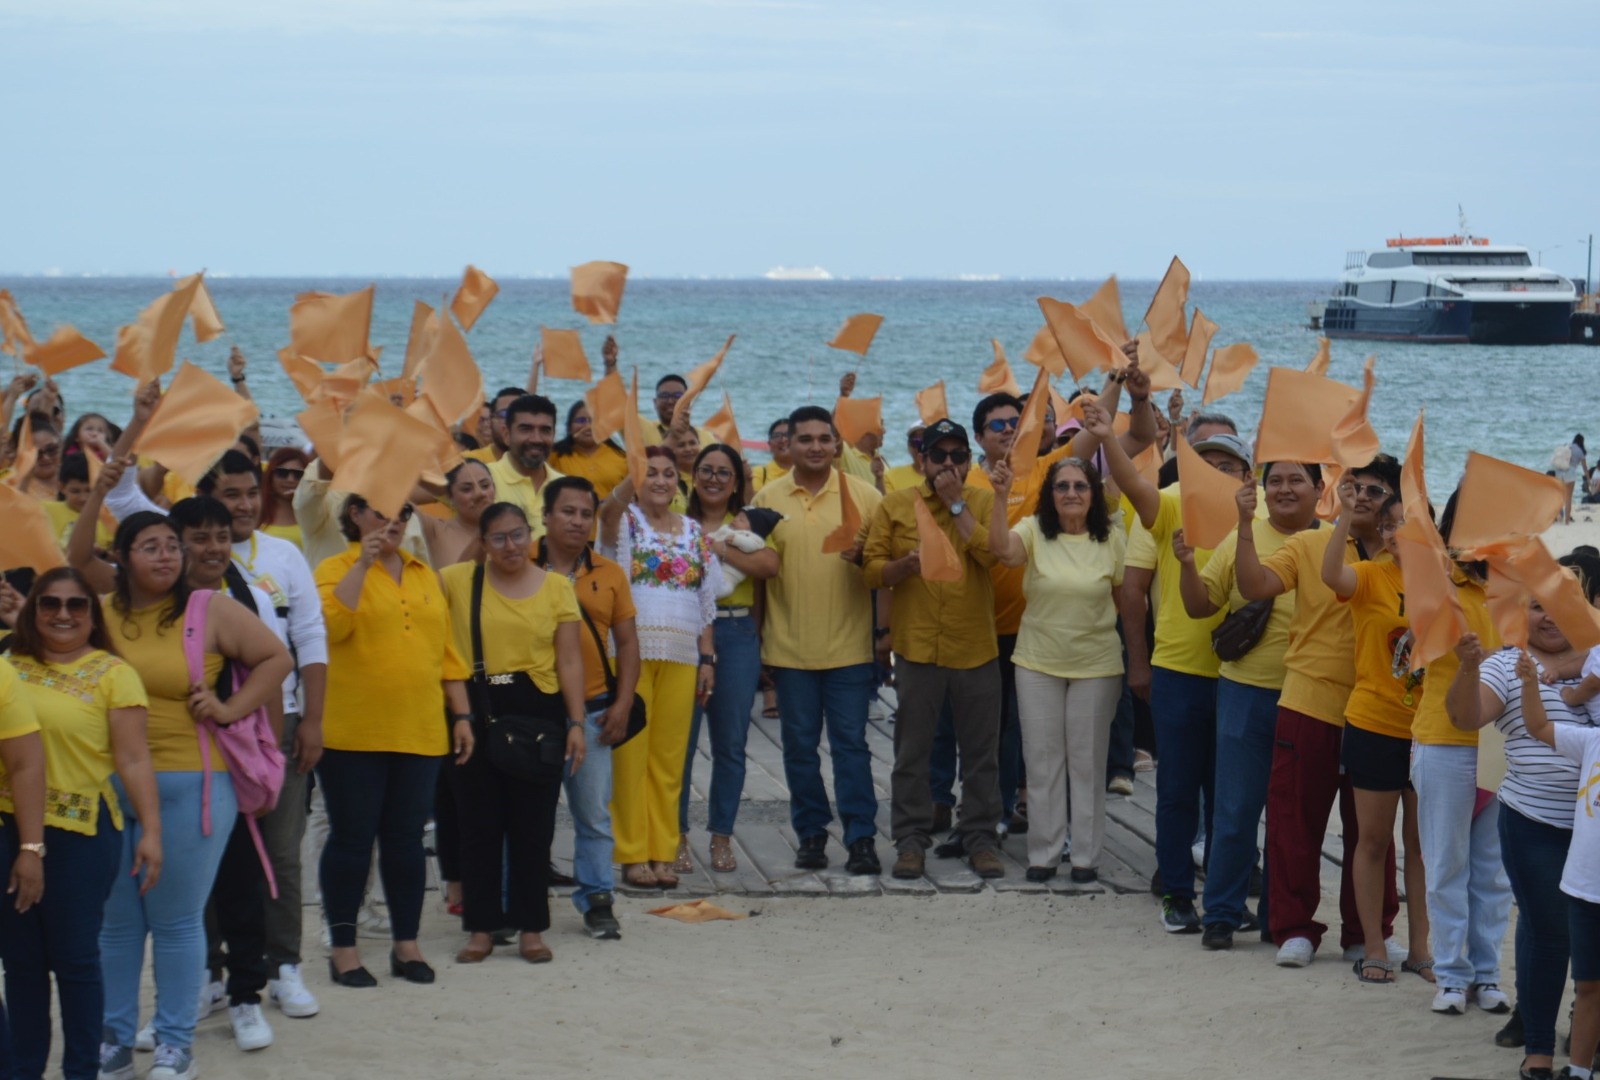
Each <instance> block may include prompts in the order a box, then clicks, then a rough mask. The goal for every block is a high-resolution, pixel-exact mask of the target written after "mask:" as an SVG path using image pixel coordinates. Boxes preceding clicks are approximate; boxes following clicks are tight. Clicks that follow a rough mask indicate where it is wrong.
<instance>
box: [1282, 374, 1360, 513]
mask: <svg viewBox="0 0 1600 1080" xmlns="http://www.w3.org/2000/svg"><path fill="white" fill-rule="evenodd" d="M1359 396H1360V393H1359V391H1356V390H1354V389H1352V388H1351V387H1348V386H1346V385H1345V384H1344V383H1341V382H1335V381H1334V380H1332V379H1328V378H1324V377H1323V376H1321V375H1311V374H1308V373H1306V372H1304V371H1296V370H1294V369H1293V368H1285V367H1275V368H1268V369H1267V395H1266V400H1265V401H1263V402H1262V406H1261V422H1260V424H1259V425H1257V427H1256V460H1257V461H1261V462H1268V461H1299V462H1311V463H1320V464H1324V465H1326V464H1331V463H1333V461H1334V455H1333V429H1334V428H1335V427H1337V426H1338V424H1339V421H1340V420H1341V419H1342V418H1343V417H1344V416H1345V415H1346V414H1347V413H1349V411H1350V407H1351V406H1352V405H1353V404H1355V402H1356V399H1357V398H1358V397H1359ZM1369 460H1370V459H1369ZM1362 464H1363V465H1365V464H1366V462H1362ZM1333 486H1334V485H1333V483H1332V482H1331V481H1330V482H1329V483H1328V484H1327V485H1326V488H1327V490H1328V491H1332V490H1333ZM1334 505H1335V506H1337V505H1338V500H1337V499H1335V500H1334Z"/></svg>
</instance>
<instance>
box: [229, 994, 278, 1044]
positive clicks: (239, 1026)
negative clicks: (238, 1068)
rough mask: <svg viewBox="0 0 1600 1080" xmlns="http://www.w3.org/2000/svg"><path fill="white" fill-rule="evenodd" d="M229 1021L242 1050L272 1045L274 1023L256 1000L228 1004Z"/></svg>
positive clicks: (235, 1040) (234, 1038) (236, 1041)
mask: <svg viewBox="0 0 1600 1080" xmlns="http://www.w3.org/2000/svg"><path fill="white" fill-rule="evenodd" d="M228 1023H230V1024H232V1025H233V1041H234V1042H235V1043H236V1044H238V1047H239V1049H240V1050H265V1049H266V1048H267V1047H269V1046H271V1045H272V1025H271V1024H269V1023H267V1017H266V1014H265V1013H263V1012H262V1011H261V1006H260V1005H258V1004H256V1003H255V1002H246V1003H245V1004H243V1005H230V1006H228Z"/></svg>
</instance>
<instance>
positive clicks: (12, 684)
mask: <svg viewBox="0 0 1600 1080" xmlns="http://www.w3.org/2000/svg"><path fill="white" fill-rule="evenodd" d="M38 730H39V721H38V719H37V718H36V717H35V716H34V715H33V702H32V701H31V700H30V699H29V697H28V695H27V694H26V693H24V692H23V690H22V681H21V680H20V679H18V678H17V669H16V668H14V667H12V666H11V665H10V664H9V663H7V662H6V661H5V660H4V659H0V740H4V739H16V738H20V737H22V736H23V735H32V734H33V733H34V732H35V731H38ZM46 767H47V768H48V766H46ZM0 790H3V791H4V794H5V798H4V801H3V802H0V807H4V808H5V809H6V810H14V809H15V807H14V806H13V805H12V802H11V778H10V777H9V776H7V775H6V767H5V766H4V765H0Z"/></svg>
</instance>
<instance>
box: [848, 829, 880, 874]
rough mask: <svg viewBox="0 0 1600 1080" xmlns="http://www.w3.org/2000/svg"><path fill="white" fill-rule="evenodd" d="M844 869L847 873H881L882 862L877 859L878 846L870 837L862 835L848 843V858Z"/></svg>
mask: <svg viewBox="0 0 1600 1080" xmlns="http://www.w3.org/2000/svg"><path fill="white" fill-rule="evenodd" d="M844 869H845V872H846V873H849V874H871V875H873V876H877V875H878V874H881V873H883V864H882V863H880V862H879V861H878V848H877V845H875V844H874V843H873V842H872V837H870V836H863V837H861V839H859V840H856V841H855V842H854V843H852V844H851V845H850V858H849V859H847V860H846V861H845V864H844Z"/></svg>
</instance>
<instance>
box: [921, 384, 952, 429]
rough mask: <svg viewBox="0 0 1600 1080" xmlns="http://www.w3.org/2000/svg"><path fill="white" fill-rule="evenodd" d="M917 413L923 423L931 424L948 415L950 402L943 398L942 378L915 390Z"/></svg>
mask: <svg viewBox="0 0 1600 1080" xmlns="http://www.w3.org/2000/svg"><path fill="white" fill-rule="evenodd" d="M917 415H918V416H919V417H921V418H922V422H923V423H924V424H932V423H934V422H935V421H938V420H943V419H944V418H945V417H947V416H949V415H950V403H949V402H948V401H946V400H945V396H944V380H943V379H940V380H939V381H938V382H936V383H934V384H933V385H932V386H928V387H924V388H923V389H921V390H918V391H917Z"/></svg>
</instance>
